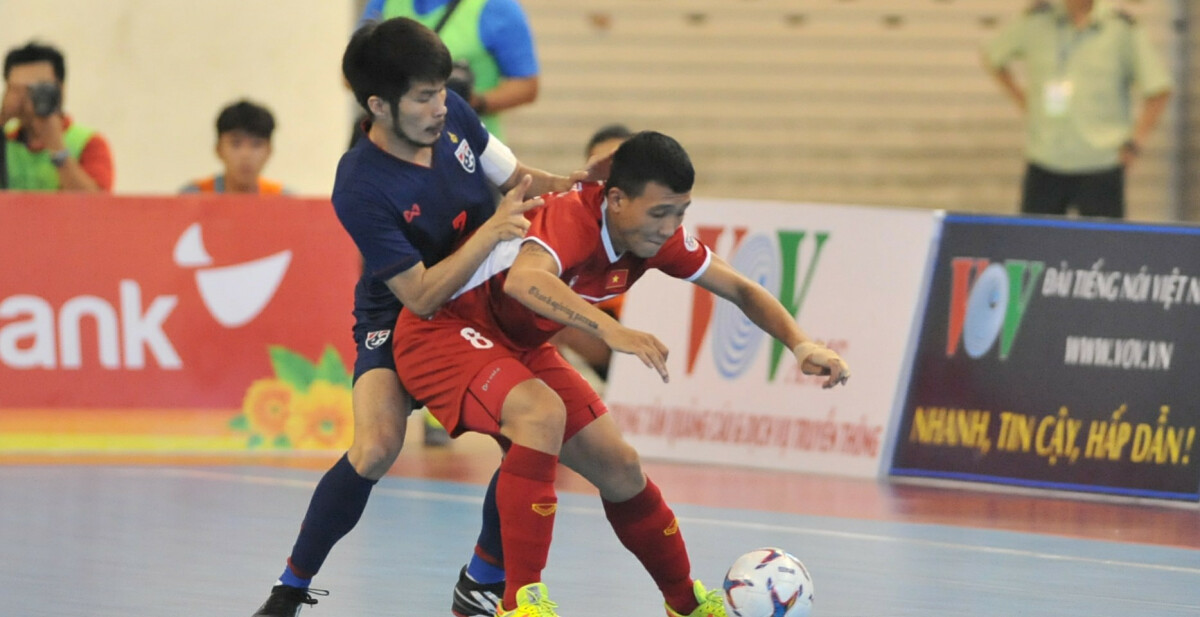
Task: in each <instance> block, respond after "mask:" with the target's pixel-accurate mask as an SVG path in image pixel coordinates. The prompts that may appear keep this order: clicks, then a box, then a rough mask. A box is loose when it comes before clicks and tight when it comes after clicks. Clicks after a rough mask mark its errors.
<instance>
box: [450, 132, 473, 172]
mask: <svg viewBox="0 0 1200 617" xmlns="http://www.w3.org/2000/svg"><path fill="white" fill-rule="evenodd" d="M454 158H456V159H458V163H459V164H460V165H462V168H463V169H465V170H467V173H469V174H473V173H475V153H474V152H471V144H469V143H467V140H465V139H464V140H462V143H460V144H458V148H457V149H455V150H454Z"/></svg>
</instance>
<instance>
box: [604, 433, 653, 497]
mask: <svg viewBox="0 0 1200 617" xmlns="http://www.w3.org/2000/svg"><path fill="white" fill-rule="evenodd" d="M603 470H604V475H605V476H606V480H605V481H604V482H602V484H604V486H603V487H602V491H601V492H602V494H603V495H604V497H605V498H606V499H611V500H613V501H624V500H625V499H630V498H632V497H634V496H635V495H637V494H638V493H640V492H642V489H643V488H645V487H646V476H645V474H643V473H642V459H641V457H640V456H638V453H637V450H635V449H634V448H633V446H631V445H629V444H628V443H625V442H623V441H622V442H621V444H620V445H619V446H616V447H614V448H612V449H611V450H610V451H609V452H608V453H606V455H605V457H604V464H603Z"/></svg>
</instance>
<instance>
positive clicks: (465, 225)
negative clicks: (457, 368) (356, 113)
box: [255, 18, 599, 617]
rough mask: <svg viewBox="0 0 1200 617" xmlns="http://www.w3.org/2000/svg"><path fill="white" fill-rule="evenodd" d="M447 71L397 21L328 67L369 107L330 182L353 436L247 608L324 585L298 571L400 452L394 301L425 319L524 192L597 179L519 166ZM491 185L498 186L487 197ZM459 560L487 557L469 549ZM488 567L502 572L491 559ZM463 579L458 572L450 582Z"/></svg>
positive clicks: (518, 221)
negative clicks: (350, 324)
mask: <svg viewBox="0 0 1200 617" xmlns="http://www.w3.org/2000/svg"><path fill="white" fill-rule="evenodd" d="M450 70H451V60H450V54H449V52H448V51H447V50H446V47H445V45H443V44H442V42H441V40H439V38H438V36H437V35H436V34H435V33H434V32H433V31H432V30H429V29H428V28H426V27H424V26H422V25H420V24H419V23H417V22H415V21H413V20H410V19H406V18H396V19H390V20H387V21H384V22H380V23H373V24H368V25H366V26H364V27H363V28H361V29H360V30H359V31H358V32H356V33H355V34H354V36H353V38H352V39H351V40H350V43H349V44H348V45H347V47H346V52H345V55H344V56H343V58H342V72H343V74H344V75H345V77H346V80H347V81H348V82H349V83H350V87H351V89H353V91H354V95H355V98H356V99H357V100H358V102H359V103H360V104H361V105H362V106H363V108H364V109H365V110H366V111H367V112H368V114H369V117H370V120H369V122H370V125H369V126H367V127H364V128H365V131H366V135H367V138H366V139H361V140H359V142H358V143H357V144H356V145H355V146H354V147H353V148H352V149H351V150H350V151H348V152H347V153H346V154H345V155H343V156H342V160H341V162H340V163H339V164H338V170H337V178H336V180H335V182H334V188H333V205H334V209H335V210H336V212H337V215H338V218H339V220H341V222H342V225H343V226H344V227H345V228H346V231H347V232H349V234H350V236H351V237H352V238H353V239H354V241H355V243H356V244H357V245H358V248H359V251H360V252H361V253H362V257H363V261H364V268H363V276H362V278H361V279H360V280H359V282H358V285H357V286H356V288H355V291H354V317H355V325H354V338H355V342H356V344H357V358H356V360H355V363H354V403H353V406H354V442H353V444H352V445H351V447H350V450H349V451H348V452H347V453H346V455H345V456H343V457H342V458H341V459H340V460H339V461H338V462H337V463H336V464H335V465H334V466H333V467H332V468H331V469H330V470H329V471H328V472H327V473H326V474H325V475H324V477H322V478H321V481H320V482H319V483H318V484H317V488H316V490H315V491H314V492H313V496H312V500H311V502H310V503H309V507H308V512H307V514H306V515H305V517H304V521H303V523H302V525H301V528H300V534H299V536H298V537H297V539H296V543H295V545H294V546H293V548H292V553H291V556H290V557H289V558H288V560H287V567H286V568H285V569H284V572H283V574H282V575H281V576H280V578H279V581H278V582H277V583H276V585H275V586H274V587H272V589H271V595H270V597H269V598H268V599H267V601H266V602H265V603H264V604H263V605H262V607H261V608H259V610H258V612H257V613H255V617H283V616H286V617H294V616H295V615H296V614H297V613H298V612H299V611H300V608H301V605H312V604H316V600H315V599H314V598H312V595H313V594H314V593H324V592H319V591H318V590H312V589H309V583H310V582H311V580H312V577H313V576H315V575H316V574H317V571H318V570H319V569H320V568H321V565H322V563H324V561H325V558H326V557H327V556H328V555H329V551H330V550H331V549H332V548H333V545H334V544H335V543H336V542H337V541H338V540H339V539H341V538H342V537H343V536H344V535H346V533H348V532H349V531H350V530H351V529H352V528H353V527H354V525H355V524H356V523H357V522H358V520H359V518H360V517H361V516H362V512H363V510H364V509H365V508H366V503H367V498H368V496H369V495H370V492H371V488H372V487H373V486H374V485H375V483H376V481H378V480H379V478H381V477H382V476H383V475H384V474H385V473H386V472H387V470H388V469H389V468H390V467H391V466H392V463H393V462H394V461H395V460H396V457H397V456H398V455H399V453H400V448H401V446H403V444H404V434H405V429H406V426H407V418H408V415H409V413H410V412H411V410H412V401H411V399H410V398H409V396H408V394H407V393H405V392H404V390H403V388H402V387H401V385H400V380H399V378H398V377H397V375H396V370H395V360H394V359H393V357H392V345H391V335H392V328H393V327H394V326H395V323H396V318H397V316H398V315H399V312H400V309H401V306H407V307H408V308H409V310H411V311H412V312H414V313H416V314H418V315H432V314H433V313H434V312H435V311H436V310H437V309H438V308H439V307H440V306H441V305H442V304H443V303H444V302H445V301H446V300H448V299H449V298H450V296H451V294H453V293H454V292H455V291H456V290H458V289H459V288H461V287H463V286H464V285H465V284H466V283H467V282H468V280H469V279H470V278H471V276H472V274H473V273H474V272H475V271H476V269H477V268H478V266H479V265H480V264H481V263H482V262H483V261H484V259H485V258H486V257H487V256H488V255H489V253H491V250H492V248H493V247H494V246H495V245H496V244H497V243H498V242H502V241H504V240H509V239H513V238H520V237H523V236H524V233H525V231H526V230H527V229H528V228H529V222H528V220H526V219H525V217H524V212H525V211H527V210H529V209H531V208H534V207H537V206H539V205H541V203H542V200H541V199H537V198H535V199H526V197H527V196H530V195H541V194H545V193H550V192H562V191H566V190H568V189H569V188H570V187H571V186H572V185H573V184H575V183H576V182H578V181H581V180H591V179H598V178H595V177H592V176H595V175H597V174H590V175H589V173H587V172H585V171H579V172H576V173H574V174H572V175H571V176H570V177H566V176H556V175H552V174H549V173H546V172H544V171H541V170H537V169H532V168H530V167H527V166H525V165H523V164H521V163H520V162H519V161H518V160H517V159H516V157H515V156H513V154H512V151H511V150H509V149H508V148H507V147H506V146H505V145H504V144H503V143H501V142H500V141H499V140H496V139H493V138H492V137H491V136H490V135H489V134H488V132H487V131H486V130H485V129H484V128H483V126H482V125H481V124H480V121H479V118H478V117H477V116H476V115H475V112H474V111H473V110H472V109H471V108H470V106H469V105H467V103H466V102H465V101H463V100H462V99H461V98H460V97H458V96H457V95H456V94H454V93H452V92H447V91H446V89H445V81H446V79H447V77H449V75H450ZM597 171H599V168H597ZM492 187H498V188H499V189H500V191H501V192H503V193H504V194H505V195H504V198H503V199H502V200H501V201H500V203H499V205H497V204H496V200H495V197H494V193H493V188H492ZM471 232H474V233H473V234H472V233H471ZM494 491H495V482H494V479H493V484H492V485H491V486H489V488H488V492H489V495H488V498H487V500H486V501H485V511H484V517H485V525H484V530H483V532H482V535H481V536H480V545H481V546H488V545H492V544H493V543H494V545H495V546H497V547H498V546H499V522H498V518H497V515H495V512H494V506H493V509H492V510H491V511H489V508H488V505H487V504H488V503H493V504H494ZM489 521H490V524H489ZM493 533H494V537H492V536H491V534H493ZM471 565H472V566H473V567H477V568H483V569H485V570H486V569H487V568H488V567H489V564H486V563H480V562H478V558H476V560H473V561H472V564H471ZM496 566H499V564H492V567H496ZM498 571H499V572H500V573H501V576H502V572H503V567H502V566H499V568H498ZM465 579H466V570H465V569H464V572H462V573H461V574H460V584H459V587H457V588H456V591H459V590H460V589H462V588H463V584H464V582H468V583H469V582H470V581H469V580H465ZM501 581H502V579H501ZM481 582H497V581H487V580H484V581H481ZM497 585H498V588H499V589H501V590H502V589H503V583H502V582H497ZM481 587H482V586H481ZM494 587H495V586H494ZM458 606H459V603H458V601H456V602H455V609H456V611H457V610H458ZM481 610H482V609H481Z"/></svg>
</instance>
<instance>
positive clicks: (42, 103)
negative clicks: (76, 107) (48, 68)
mask: <svg viewBox="0 0 1200 617" xmlns="http://www.w3.org/2000/svg"><path fill="white" fill-rule="evenodd" d="M29 100H30V101H31V102H33V113H34V115H36V116H38V117H40V118H45V117H46V116H49V115H51V114H53V113H55V112H57V111H58V110H59V107H60V106H61V105H62V90H61V89H59V87H58V84H56V83H54V82H52V81H42V82H38V83H36V84H33V85H31V86H29Z"/></svg>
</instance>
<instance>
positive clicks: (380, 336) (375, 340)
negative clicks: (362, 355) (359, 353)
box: [364, 330, 392, 349]
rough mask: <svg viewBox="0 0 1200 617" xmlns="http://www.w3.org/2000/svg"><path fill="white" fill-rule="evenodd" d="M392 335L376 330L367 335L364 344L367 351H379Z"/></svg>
mask: <svg viewBox="0 0 1200 617" xmlns="http://www.w3.org/2000/svg"><path fill="white" fill-rule="evenodd" d="M391 335H392V331H391V330H376V331H374V332H368V333H367V340H366V342H365V343H364V344H365V345H366V347H367V349H379V347H380V346H381V345H383V344H384V343H386V342H387V340H388V337H389V336H391Z"/></svg>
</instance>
